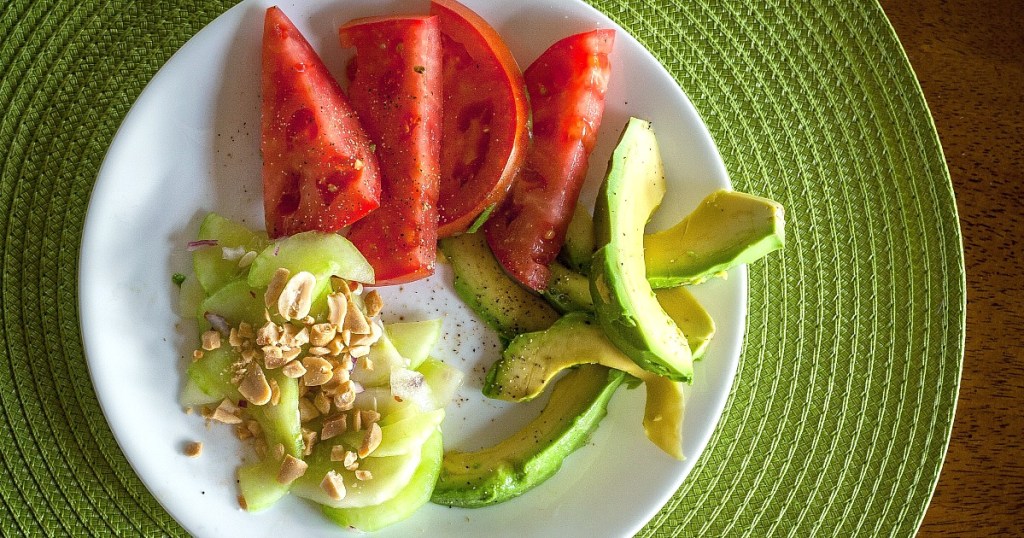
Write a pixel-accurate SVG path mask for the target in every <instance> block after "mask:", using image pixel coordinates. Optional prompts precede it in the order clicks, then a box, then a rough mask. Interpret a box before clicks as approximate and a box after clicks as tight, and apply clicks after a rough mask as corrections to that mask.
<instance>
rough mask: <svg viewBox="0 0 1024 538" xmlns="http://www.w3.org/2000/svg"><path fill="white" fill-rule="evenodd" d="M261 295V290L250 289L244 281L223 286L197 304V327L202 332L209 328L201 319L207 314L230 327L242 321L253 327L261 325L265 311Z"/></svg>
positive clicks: (204, 320) (206, 322) (205, 321)
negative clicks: (221, 318) (218, 318)
mask: <svg viewBox="0 0 1024 538" xmlns="http://www.w3.org/2000/svg"><path fill="white" fill-rule="evenodd" d="M263 294H264V291H263V290H262V289H257V288H252V287H250V286H249V284H248V283H247V282H246V281H245V280H235V281H234V282H229V283H227V284H225V285H224V286H222V287H221V288H220V289H219V290H217V291H216V292H215V293H214V294H213V295H211V296H209V297H207V298H206V300H205V301H203V302H202V303H200V304H199V311H198V312H197V313H196V314H197V317H198V320H199V327H200V328H201V329H202V330H204V331H205V330H206V329H209V328H210V323H209V322H208V321H207V320H206V319H205V318H204V317H203V316H204V315H205V314H206V313H207V312H210V313H213V314H217V315H219V316H221V317H223V318H224V319H225V320H226V321H227V322H228V325H231V326H237V325H238V324H239V323H241V322H243V321H245V322H247V323H250V324H252V325H253V326H259V325H261V324H262V323H263V313H264V311H265V310H266V306H265V305H264V301H263Z"/></svg>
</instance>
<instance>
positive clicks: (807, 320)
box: [0, 0, 965, 536]
mask: <svg viewBox="0 0 1024 538" xmlns="http://www.w3.org/2000/svg"><path fill="white" fill-rule="evenodd" d="M231 3H232V2H230V1H222V2H207V1H202V0H194V1H192V2H186V1H177V0H174V1H161V2H101V1H81V2H79V1H54V0H45V1H29V0H13V1H8V2H6V3H5V7H3V8H0V9H2V10H3V11H2V13H0V36H2V37H0V39H2V44H0V114H2V116H0V181H2V183H0V215H4V216H5V218H3V219H0V238H2V240H3V243H2V246H0V263H2V281H0V294H2V295H0V296H2V313H0V315H2V318H0V326H2V329H0V350H2V351H0V353H2V358H3V364H2V365H0V368H2V371H0V472H2V473H3V478H2V479H0V532H2V534H4V535H13V534H19V533H20V534H30V535H38V534H40V533H41V532H45V533H48V534H99V535H110V534H116V535H123V536H138V535H146V536H153V535H164V534H170V535H176V534H183V531H182V530H181V529H180V527H178V526H177V524H176V523H175V522H174V521H173V520H172V519H171V518H170V517H169V516H168V515H167V514H166V513H165V512H164V511H163V510H162V509H161V508H160V506H159V505H158V504H157V502H156V501H155V500H154V499H153V497H152V496H151V495H150V494H149V493H148V492H147V491H146V489H145V488H144V487H143V485H142V483H141V482H140V481H139V479H138V478H137V477H136V476H135V475H134V473H133V472H132V470H131V468H130V467H129V465H128V463H127V462H126V461H125V459H124V457H123V456H122V455H121V453H120V451H119V450H118V448H117V445H116V443H115V442H114V440H113V437H112V435H111V433H110V431H109V429H108V427H107V425H106V422H105V421H104V419H103V416H102V414H101V413H100V409H99V406H98V404H97V401H96V397H95V394H94V393H93V389H92V386H91V384H90V382H89V376H88V373H87V369H86V363H85V358H84V356H83V353H82V344H81V337H80V334H79V328H78V317H77V316H78V313H77V310H76V272H77V257H78V251H79V242H80V238H81V232H82V224H83V218H84V215H85V209H86V204H87V201H88V197H89V192H90V189H91V187H92V184H93V182H94V180H95V177H96V173H97V171H98V168H99V165H100V162H101V160H102V158H103V155H104V152H105V151H106V148H107V146H108V145H109V143H110V141H111V140H112V138H113V136H114V133H115V131H116V129H117V126H118V125H119V124H120V122H121V120H122V119H123V118H124V116H125V114H126V113H127V111H128V109H129V107H130V106H131V104H132V102H133V101H134V100H135V98H136V97H137V96H138V95H139V93H140V92H141V91H142V88H143V86H144V85H145V84H146V82H147V81H148V80H149V79H150V78H151V77H152V76H153V74H154V73H155V72H156V70H157V69H158V68H159V67H160V66H161V65H162V64H163V63H164V62H165V61H166V60H167V58H169V57H170V55H171V54H172V53H173V52H174V51H175V50H177V49H178V47H180V46H181V45H182V44H184V43H185V41H187V40H188V38H189V37H191V36H192V35H194V34H195V33H196V32H197V31H199V30H200V29H201V28H202V27H203V26H204V25H205V24H207V23H208V22H209V21H211V20H212V19H213V18H214V17H216V16H217V15H218V14H219V13H221V12H223V11H224V10H225V9H227V8H228V7H229V5H230V4H231ZM592 3H593V4H594V5H596V6H597V7H599V8H600V9H602V10H603V11H604V12H606V13H607V14H609V15H610V16H611V17H612V18H613V19H615V20H616V21H617V22H619V23H620V24H621V25H622V26H623V27H625V28H626V29H627V30H629V31H630V32H632V33H633V35H634V36H636V37H637V38H639V39H640V40H641V41H642V42H643V43H644V44H645V45H646V46H647V47H648V48H649V49H651V50H652V51H654V52H655V54H656V56H657V57H658V58H659V59H660V60H661V61H662V63H663V64H664V65H665V66H667V67H668V69H669V71H670V72H672V73H673V74H674V75H675V76H676V78H677V80H678V81H679V83H680V85H681V86H682V88H683V89H684V90H685V91H686V93H687V94H688V95H689V97H690V99H691V100H693V102H694V104H695V105H696V107H697V109H698V111H699V112H700V113H701V115H702V117H703V118H704V120H705V121H706V122H707V124H708V127H709V128H710V131H711V134H712V135H713V136H714V138H715V140H716V141H717V143H718V147H719V150H720V151H721V153H722V156H723V157H724V159H725V163H726V166H727V168H728V170H729V173H730V175H731V177H732V180H733V182H734V184H735V186H736V188H737V189H740V190H744V191H749V192H753V193H756V194H760V195H764V196H769V197H771V198H774V199H776V200H779V201H781V202H782V203H783V204H785V206H786V209H787V228H788V230H787V240H788V244H787V246H786V250H785V251H784V252H783V253H782V254H781V255H772V256H770V257H769V258H768V260H767V262H766V263H759V264H758V265H757V266H756V267H754V268H753V269H752V270H751V272H750V316H749V319H748V322H747V337H746V343H745V345H744V348H743V355H742V358H741V361H740V366H739V371H738V374H737V379H736V383H735V385H734V388H733V391H732V394H731V395H730V397H729V401H728V404H727V405H726V409H725V413H724V414H723V416H722V420H721V422H720V424H719V427H718V429H717V431H716V433H715V435H714V437H713V438H712V440H711V443H710V444H709V445H708V448H707V450H706V452H705V453H704V454H703V455H702V456H701V457H700V460H699V461H698V463H697V466H696V468H695V469H694V471H693V472H692V474H691V475H690V476H689V478H688V479H687V480H686V482H685V483H684V484H683V486H682V488H681V489H680V491H679V493H678V494H677V495H676V496H675V497H674V498H673V499H672V500H671V502H670V503H669V504H668V505H667V506H666V507H665V508H664V509H663V510H662V511H661V513H659V514H658V515H657V516H656V517H655V518H654V519H653V520H652V521H651V522H650V524H649V525H648V526H647V527H646V528H644V530H643V531H642V533H641V534H642V535H645V536H651V535H653V536H664V535H677V534H682V535H711V536H717V535H723V534H737V535H739V534H749V535H753V536H764V535H768V534H783V533H788V534H794V535H797V536H808V535H817V534H834V535H841V536H849V535H854V534H866V533H876V534H898V535H910V534H912V533H913V532H914V531H915V529H916V528H917V526H918V524H919V522H920V520H921V518H922V517H923V514H924V511H925V508H926V507H927V504H928V500H929V498H930V496H931V492H932V490H933V488H934V485H935V481H936V479H937V476H938V472H939V467H940V465H941V461H942V457H943V454H944V453H945V450H946V444H947V442H948V439H949V432H950V427H951V424H952V420H953V410H954V406H955V401H956V394H957V388H958V382H959V377H960V370H961V363H962V356H963V337H964V310H965V292H964V287H965V285H964V269H963V257H962V250H961V242H960V235H959V227H958V221H957V216H956V206H955V204H954V200H953V193H952V189H951V186H950V180H949V175H948V171H947V169H946V166H945V163H944V160H943V156H942V152H941V149H940V146H939V142H938V139H937V138H936V134H935V129H934V126H933V125H932V122H931V119H930V116H929V113H928V110H927V108H926V106H925V103H924V100H923V98H922V95H921V91H920V88H919V87H918V84H917V81H916V80H915V78H914V75H913V73H912V71H911V69H910V66H909V64H908V62H907V59H906V57H905V56H904V54H903V52H902V49H901V48H900V46H899V43H898V42H897V40H896V37H895V35H894V34H893V31H892V29H891V27H890V26H889V24H888V22H887V21H886V20H885V17H884V15H883V13H882V11H881V9H880V8H879V7H878V6H876V5H874V4H872V3H867V2H828V1H816V2H792V3H790V2H784V1H766V0H759V1H752V2H740V1H735V2H722V1H716V0H633V1H627V0H594V1H593V2H592ZM833 4H838V5H833Z"/></svg>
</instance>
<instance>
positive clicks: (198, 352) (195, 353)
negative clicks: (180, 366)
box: [192, 349, 203, 362]
mask: <svg viewBox="0 0 1024 538" xmlns="http://www.w3.org/2000/svg"><path fill="white" fill-rule="evenodd" d="M201 358H203V350H201V349H197V350H195V351H193V352H192V362H195V361H197V360H199V359H201Z"/></svg>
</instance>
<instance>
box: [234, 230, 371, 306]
mask: <svg viewBox="0 0 1024 538" xmlns="http://www.w3.org/2000/svg"><path fill="white" fill-rule="evenodd" d="M281 267H284V268H285V269H288V270H289V271H291V273H292V274H293V275H294V274H296V273H298V272H299V271H308V272H310V273H312V274H313V276H315V277H316V281H317V291H322V290H323V289H325V288H326V286H327V284H329V281H330V277H332V276H339V277H341V278H344V279H346V280H355V281H357V282H364V283H367V284H372V283H373V267H371V266H370V263H369V262H367V261H366V258H364V257H363V255H362V254H360V253H359V250H358V249H356V247H355V246H354V245H353V244H352V242H351V241H349V240H348V239H345V238H344V237H342V236H340V235H338V234H330V233H323V232H302V233H298V234H295V235H293V236H290V237H286V238H284V239H281V240H278V241H276V242H274V243H273V244H271V245H270V246H268V247H267V248H265V249H263V251H262V252H260V253H259V255H258V256H256V259H255V260H253V262H252V266H251V267H250V268H249V285H250V286H252V287H254V288H263V287H266V285H267V284H268V283H270V277H271V276H273V275H274V272H275V271H277V270H278V269H279V268H281ZM313 295H314V296H318V295H319V293H316V292H314V294H313Z"/></svg>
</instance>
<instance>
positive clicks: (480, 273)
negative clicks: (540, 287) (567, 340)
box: [439, 233, 558, 340]
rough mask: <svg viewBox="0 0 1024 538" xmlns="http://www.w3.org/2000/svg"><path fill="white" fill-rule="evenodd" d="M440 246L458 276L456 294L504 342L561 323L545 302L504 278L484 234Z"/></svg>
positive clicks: (451, 239)
mask: <svg viewBox="0 0 1024 538" xmlns="http://www.w3.org/2000/svg"><path fill="white" fill-rule="evenodd" d="M439 246H440V247H441V251H442V252H443V253H444V255H445V257H447V258H448V261H450V262H451V264H452V269H453V271H454V272H455V293H456V294H458V296H459V297H460V298H461V299H462V300H463V301H465V303H466V304H467V305H469V307H470V308H471V309H473V311H474V312H476V313H477V315H479V316H480V317H481V318H482V319H483V321H484V322H485V323H487V325H489V326H490V327H491V328H493V329H494V330H496V331H498V334H500V335H501V336H502V338H505V339H507V340H511V339H512V338H515V336H516V335H517V334H520V333H525V332H531V331H539V330H543V329H546V328H548V327H550V326H551V324H552V323H554V322H555V320H557V319H558V313H557V312H555V311H554V310H553V309H552V308H551V307H550V306H548V304H547V302H545V301H544V299H541V298H540V297H539V296H537V295H534V294H533V293H531V292H530V291H527V290H526V288H524V287H522V286H521V285H520V284H519V283H518V282H516V281H514V280H513V279H511V278H510V277H509V276H508V275H506V274H505V270H504V269H502V267H501V264H500V263H498V260H496V259H495V258H494V255H493V254H491V249H490V247H488V246H487V240H486V239H485V238H484V236H483V234H482V233H472V234H462V235H458V236H455V237H448V238H446V239H443V240H441V242H440V243H439Z"/></svg>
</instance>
